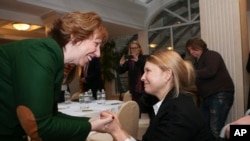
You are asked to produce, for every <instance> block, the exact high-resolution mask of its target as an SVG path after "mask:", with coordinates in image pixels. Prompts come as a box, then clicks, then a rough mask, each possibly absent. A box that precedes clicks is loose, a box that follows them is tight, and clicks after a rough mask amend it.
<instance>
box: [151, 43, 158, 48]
mask: <svg viewBox="0 0 250 141" xmlns="http://www.w3.org/2000/svg"><path fill="white" fill-rule="evenodd" d="M156 46H157V44H153V43H151V44H149V47H150V48H155V47H156Z"/></svg>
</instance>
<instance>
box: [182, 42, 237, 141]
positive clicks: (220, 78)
mask: <svg viewBox="0 0 250 141" xmlns="http://www.w3.org/2000/svg"><path fill="white" fill-rule="evenodd" d="M186 49H187V51H188V53H189V54H190V55H191V57H192V58H193V59H194V67H195V70H196V85H197V89H198V94H199V95H200V96H201V98H202V100H201V104H200V109H201V111H202V113H203V115H204V117H205V118H206V120H207V124H208V125H209V127H210V129H211V131H212V134H213V136H214V140H219V133H220V131H221V129H222V128H223V126H224V125H225V121H226V119H227V116H228V113H229V110H230V108H231V107H232V104H233V101H234V83H233V81H232V78H231V76H230V75H229V72H228V70H227V68H226V65H225V63H224V60H223V58H222V57H221V55H220V54H219V53H218V52H216V51H212V50H209V49H208V48H207V44H206V43H205V42H204V41H203V40H202V39H200V38H192V39H189V40H188V41H187V42H186Z"/></svg>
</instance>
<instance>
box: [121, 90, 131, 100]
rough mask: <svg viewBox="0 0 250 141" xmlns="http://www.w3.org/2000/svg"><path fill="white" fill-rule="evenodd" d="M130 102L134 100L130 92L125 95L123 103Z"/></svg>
mask: <svg viewBox="0 0 250 141" xmlns="http://www.w3.org/2000/svg"><path fill="white" fill-rule="evenodd" d="M130 100H132V95H131V93H130V92H129V91H127V92H125V93H124V95H123V101H124V102H127V101H130Z"/></svg>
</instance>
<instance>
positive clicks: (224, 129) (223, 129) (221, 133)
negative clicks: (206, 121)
mask: <svg viewBox="0 0 250 141" xmlns="http://www.w3.org/2000/svg"><path fill="white" fill-rule="evenodd" d="M247 115H250V109H248V110H247V111H246V112H245V116H247ZM228 126H230V124H226V125H225V126H224V127H223V128H222V129H221V131H220V137H221V138H223V139H224V138H226V129H227V127H228Z"/></svg>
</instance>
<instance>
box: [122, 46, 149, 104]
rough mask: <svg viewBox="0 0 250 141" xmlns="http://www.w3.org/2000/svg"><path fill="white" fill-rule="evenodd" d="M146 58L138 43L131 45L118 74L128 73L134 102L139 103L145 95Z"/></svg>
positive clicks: (123, 57)
mask: <svg viewBox="0 0 250 141" xmlns="http://www.w3.org/2000/svg"><path fill="white" fill-rule="evenodd" d="M144 65H145V57H144V56H143V54H142V48H141V45H140V44H139V42H138V41H131V42H130V43H129V50H128V55H123V56H122V57H121V59H120V65H119V67H118V73H119V74H123V73H125V72H127V71H128V83H129V91H130V93H131V94H132V100H134V101H136V102H137V103H138V101H139V99H140V97H141V96H142V94H143V93H144V89H143V82H142V81H141V76H142V74H143V73H144Z"/></svg>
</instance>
